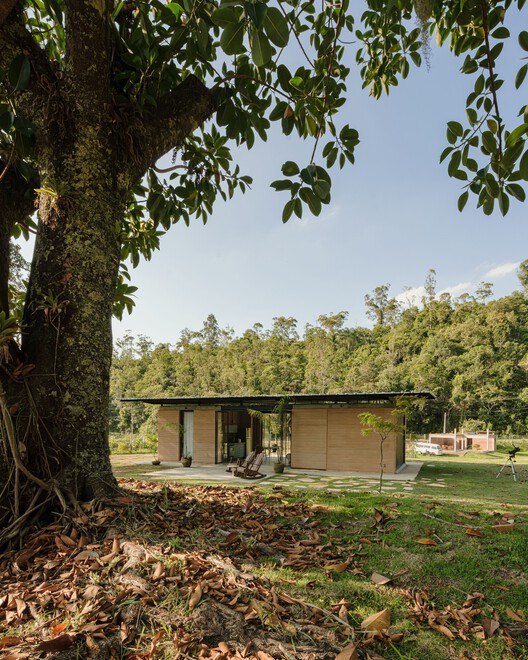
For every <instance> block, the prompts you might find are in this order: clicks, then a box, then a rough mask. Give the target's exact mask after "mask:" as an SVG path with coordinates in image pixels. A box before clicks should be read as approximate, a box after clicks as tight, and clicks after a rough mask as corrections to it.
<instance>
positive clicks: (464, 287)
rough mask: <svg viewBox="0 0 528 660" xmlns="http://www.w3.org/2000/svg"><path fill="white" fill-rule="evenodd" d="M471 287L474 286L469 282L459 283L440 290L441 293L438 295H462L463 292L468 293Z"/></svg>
mask: <svg viewBox="0 0 528 660" xmlns="http://www.w3.org/2000/svg"><path fill="white" fill-rule="evenodd" d="M473 286H474V285H473V284H472V283H471V282H460V284H455V285H453V286H448V287H446V288H445V289H442V291H440V292H439V295H440V294H442V293H449V295H451V296H452V295H455V294H458V293H464V292H465V291H469V289H470V288H471V287H473Z"/></svg>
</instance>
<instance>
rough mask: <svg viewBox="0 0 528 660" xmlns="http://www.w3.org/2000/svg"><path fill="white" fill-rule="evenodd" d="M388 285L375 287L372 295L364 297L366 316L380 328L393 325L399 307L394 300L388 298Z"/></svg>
mask: <svg viewBox="0 0 528 660" xmlns="http://www.w3.org/2000/svg"><path fill="white" fill-rule="evenodd" d="M389 289H390V285H389V284H382V285H380V286H377V287H376V288H375V289H374V291H373V292H372V294H370V293H367V294H366V296H365V306H366V308H367V316H368V318H369V319H370V320H371V321H374V323H375V324H376V325H378V326H380V327H381V328H383V327H385V326H389V325H393V324H394V322H395V321H396V320H397V318H398V312H399V309H400V306H399V304H398V301H397V300H396V298H389Z"/></svg>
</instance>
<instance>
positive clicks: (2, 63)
mask: <svg viewBox="0 0 528 660" xmlns="http://www.w3.org/2000/svg"><path fill="white" fill-rule="evenodd" d="M9 4H11V5H12V6H11V9H10V11H9V13H8V15H6V17H5V19H4V21H2V20H1V15H2V8H3V9H4V10H5V11H7V6H8V5H9ZM15 5H16V3H15V2H14V1H13V0H0V69H3V70H4V71H9V68H10V66H11V64H12V62H13V60H14V59H15V57H17V56H18V55H24V56H26V57H27V58H28V59H29V62H30V65H31V74H30V78H29V82H28V85H27V87H26V88H25V89H24V90H21V91H17V92H13V90H11V89H10V88H9V82H8V80H6V79H4V83H3V84H4V85H5V86H6V88H7V92H8V94H9V100H10V102H11V103H12V105H13V108H14V110H15V112H16V113H17V114H18V115H20V116H22V117H24V118H25V119H28V120H30V121H31V122H33V124H34V125H35V126H36V127H37V128H38V129H39V130H45V129H46V127H47V116H46V112H47V108H48V106H49V100H50V86H51V84H52V83H53V82H54V81H55V73H54V71H53V69H52V67H51V65H50V62H49V60H48V57H47V55H46V53H45V52H44V50H43V49H42V48H41V47H40V46H39V45H38V43H37V42H36V41H35V39H34V38H33V36H32V35H31V33H30V32H29V31H28V30H27V29H26V26H25V24H24V16H23V13H22V11H21V9H20V8H19V7H16V8H15Z"/></svg>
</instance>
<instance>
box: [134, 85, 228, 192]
mask: <svg viewBox="0 0 528 660" xmlns="http://www.w3.org/2000/svg"><path fill="white" fill-rule="evenodd" d="M215 110H216V101H215V99H214V95H213V94H212V93H211V91H210V90H209V89H208V88H207V87H206V86H205V85H204V84H203V83H202V82H201V81H200V80H199V79H198V78H197V77H196V76H193V75H190V76H188V77H187V78H186V79H185V80H184V81H183V82H182V83H180V84H179V85H178V87H177V88H176V89H175V90H173V91H172V92H171V93H170V94H167V95H165V96H163V97H162V98H161V99H160V100H159V102H158V105H157V107H156V108H155V110H153V112H152V113H150V114H149V115H147V116H146V117H145V119H144V123H143V127H142V129H140V130H139V131H136V132H135V133H134V141H135V151H136V153H137V154H138V162H137V163H134V164H131V166H132V168H133V170H134V171H133V175H134V178H136V179H138V178H141V177H142V176H143V175H144V174H145V172H146V171H147V170H148V168H149V167H153V166H154V165H155V164H156V162H157V161H158V160H159V159H160V158H161V157H162V156H163V155H165V154H166V153H167V152H168V151H170V150H171V149H174V148H175V147H178V146H180V145H181V144H182V143H183V141H184V140H185V138H186V137H188V136H189V135H191V133H193V132H194V131H195V130H196V129H197V128H198V127H200V126H202V124H204V123H205V121H206V120H207V119H208V118H209V117H210V116H211V115H212V113H213V112H214V111H215Z"/></svg>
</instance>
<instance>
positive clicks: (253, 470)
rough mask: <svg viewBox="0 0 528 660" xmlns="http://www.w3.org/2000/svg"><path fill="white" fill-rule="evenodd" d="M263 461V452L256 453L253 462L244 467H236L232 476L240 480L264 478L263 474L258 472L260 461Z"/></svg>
mask: <svg viewBox="0 0 528 660" xmlns="http://www.w3.org/2000/svg"><path fill="white" fill-rule="evenodd" d="M263 460H264V452H263V451H261V452H260V453H258V454H257V455H256V456H255V457H254V459H253V461H252V462H251V463H249V464H248V465H246V467H242V466H241V465H240V466H237V467H235V468H234V469H233V474H234V475H235V477H242V479H259V478H260V477H265V476H266V475H265V474H262V472H259V470H260V466H261V465H262V461H263Z"/></svg>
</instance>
